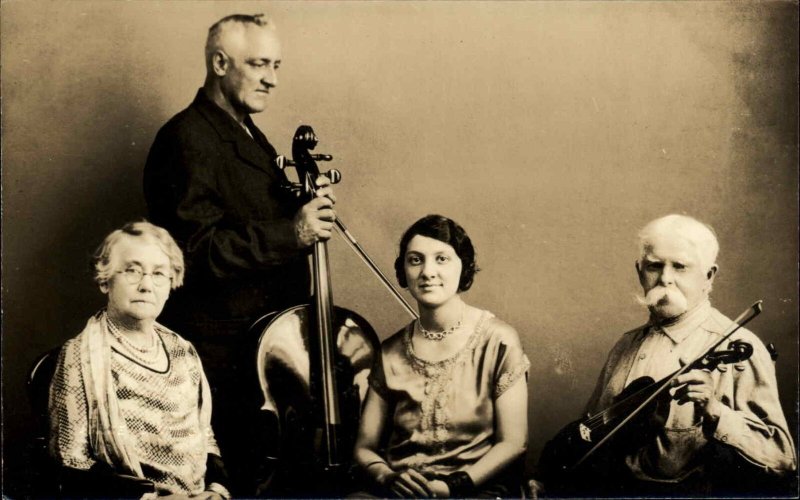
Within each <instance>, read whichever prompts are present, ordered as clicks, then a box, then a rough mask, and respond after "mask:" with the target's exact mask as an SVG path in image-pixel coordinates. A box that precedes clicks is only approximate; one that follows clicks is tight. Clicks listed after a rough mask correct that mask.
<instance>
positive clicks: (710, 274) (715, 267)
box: [706, 264, 719, 281]
mask: <svg viewBox="0 0 800 500" xmlns="http://www.w3.org/2000/svg"><path fill="white" fill-rule="evenodd" d="M717 271H719V266H718V265H716V264H714V265H713V266H711V267H709V268H708V272H707V273H706V279H708V280H709V281H714V277H715V276H716V275H717Z"/></svg>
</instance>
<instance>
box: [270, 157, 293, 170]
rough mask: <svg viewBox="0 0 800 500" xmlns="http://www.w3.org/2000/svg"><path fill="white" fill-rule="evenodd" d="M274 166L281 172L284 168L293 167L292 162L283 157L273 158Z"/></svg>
mask: <svg viewBox="0 0 800 500" xmlns="http://www.w3.org/2000/svg"><path fill="white" fill-rule="evenodd" d="M275 166H277V167H278V169H280V170H283V169H285V168H286V167H293V166H294V162H293V161H292V160H290V159H289V158H286V157H285V156H283V155H280V156H278V157H277V158H275Z"/></svg>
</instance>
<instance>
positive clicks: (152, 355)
mask: <svg viewBox="0 0 800 500" xmlns="http://www.w3.org/2000/svg"><path fill="white" fill-rule="evenodd" d="M107 323H108V331H110V332H111V335H113V336H114V338H115V339H117V341H118V342H119V343H120V345H122V347H124V348H125V349H126V350H127V351H128V354H130V355H131V356H132V357H133V358H134V359H135V360H136V361H139V362H140V363H142V364H144V365H153V364H156V363H157V362H158V361H159V357H160V355H161V351H160V350H159V348H158V347H159V340H161V337H160V336H159V335H158V332H157V331H156V330H155V329H153V330H152V335H151V336H150V339H151V342H150V345H148V346H144V347H140V346H137V345H136V344H134V343H133V342H131V341H130V340H128V338H127V336H126V335H124V334H123V333H122V332H120V330H119V327H118V326H117V325H116V324H115V323H114V322H113V321H111V319H110V318H109V319H108V321H107Z"/></svg>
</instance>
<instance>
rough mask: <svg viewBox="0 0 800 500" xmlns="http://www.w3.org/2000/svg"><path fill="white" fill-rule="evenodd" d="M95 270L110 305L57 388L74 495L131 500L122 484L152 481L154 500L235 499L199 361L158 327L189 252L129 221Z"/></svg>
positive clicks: (55, 427)
mask: <svg viewBox="0 0 800 500" xmlns="http://www.w3.org/2000/svg"><path fill="white" fill-rule="evenodd" d="M94 270H95V281H96V282H97V284H98V286H99V288H100V291H101V292H102V293H104V294H106V295H107V296H108V304H107V306H106V308H105V309H103V310H101V311H99V312H98V313H97V314H95V315H94V316H92V317H91V318H90V319H89V321H88V322H87V323H86V327H85V328H84V330H83V331H82V332H81V333H80V334H79V335H77V336H76V337H74V338H72V339H70V340H68V341H67V342H66V343H65V344H64V346H63V348H62V349H61V353H60V356H59V359H58V363H57V365H56V370H55V375H54V377H53V381H52V383H51V386H50V408H49V410H50V453H51V455H52V456H53V457H54V458H55V460H56V461H57V462H58V464H60V465H61V466H62V472H63V474H62V478H64V479H65V481H66V482H67V483H70V482H71V483H72V487H73V488H74V487H75V485H76V483H77V485H78V488H79V490H78V491H72V492H67V493H68V494H76V495H79V496H83V495H84V494H86V492H85V491H83V492H82V491H80V489H81V488H83V489H85V490H86V491H91V494H96V495H100V496H106V497H120V496H128V495H129V494H130V490H125V489H119V488H122V487H123V486H125V485H130V484H131V482H130V481H128V482H126V481H124V480H121V479H120V478H122V477H125V476H128V477H131V476H132V479H136V478H138V479H139V480H140V481H139V482H146V481H145V480H149V481H150V482H151V483H152V485H153V486H154V488H153V489H154V490H155V491H154V492H151V493H148V494H147V495H146V496H156V495H172V497H173V498H222V497H224V498H229V496H230V495H229V494H228V492H227V490H226V489H225V487H224V485H223V483H224V478H225V474H224V468H223V467H222V462H221V459H220V457H219V449H218V447H217V444H216V441H215V440H214V433H213V431H212V430H211V423H210V422H211V394H210V391H209V387H208V382H207V381H206V377H205V374H204V373H203V367H202V365H201V363H200V358H199V357H198V355H197V352H195V350H194V347H192V345H191V344H190V343H189V342H187V341H186V340H184V339H183V338H181V337H180V336H179V335H178V334H176V333H175V332H172V331H170V330H169V329H167V328H165V327H163V326H162V325H160V324H158V323H156V318H157V317H158V315H159V314H160V313H161V310H162V309H163V307H164V304H165V303H166V301H167V298H168V297H169V294H170V289H171V288H177V287H178V286H180V285H181V284H182V282H183V274H184V264H183V255H182V253H181V250H180V249H179V248H178V246H177V245H176V244H175V241H174V240H173V239H172V237H171V236H170V235H169V233H168V232H167V231H166V230H164V229H162V228H160V227H157V226H154V225H152V224H150V223H148V222H135V223H130V224H127V225H126V226H124V227H123V228H121V229H118V230H116V231H114V232H112V233H111V234H109V235H108V236H107V237H106V239H105V241H103V244H102V245H101V246H100V247H99V248H98V250H97V252H96V253H95V256H94ZM81 471H87V472H81ZM70 479H71V481H70ZM101 485H102V486H101ZM104 487H105V488H106V490H105V491H103V488H104Z"/></svg>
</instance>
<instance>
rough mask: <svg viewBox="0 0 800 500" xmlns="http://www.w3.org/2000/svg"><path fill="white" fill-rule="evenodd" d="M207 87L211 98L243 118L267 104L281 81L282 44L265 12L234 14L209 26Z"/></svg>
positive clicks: (238, 117) (237, 116)
mask: <svg viewBox="0 0 800 500" xmlns="http://www.w3.org/2000/svg"><path fill="white" fill-rule="evenodd" d="M205 58H206V82H205V85H204V87H205V90H206V93H207V94H208V95H209V97H211V99H212V100H213V101H214V102H216V103H217V104H218V105H219V106H220V107H222V108H223V109H225V110H226V111H227V112H228V113H230V114H231V115H232V116H233V117H234V118H236V120H238V121H239V122H243V120H244V118H245V117H246V116H247V115H248V114H251V113H259V112H261V111H264V109H266V107H267V96H268V94H269V93H270V90H271V89H272V88H274V87H275V86H276V85H277V84H278V78H277V70H278V67H279V66H280V62H281V45H280V41H279V40H278V35H277V33H276V31H275V26H274V25H273V24H272V23H271V22H269V21H267V19H266V17H265V16H264V15H263V14H255V15H245V14H234V15H230V16H227V17H225V18H223V19H220V20H219V21H217V22H216V23H214V25H213V26H211V28H209V30H208V38H207V40H206V50H205Z"/></svg>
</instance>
